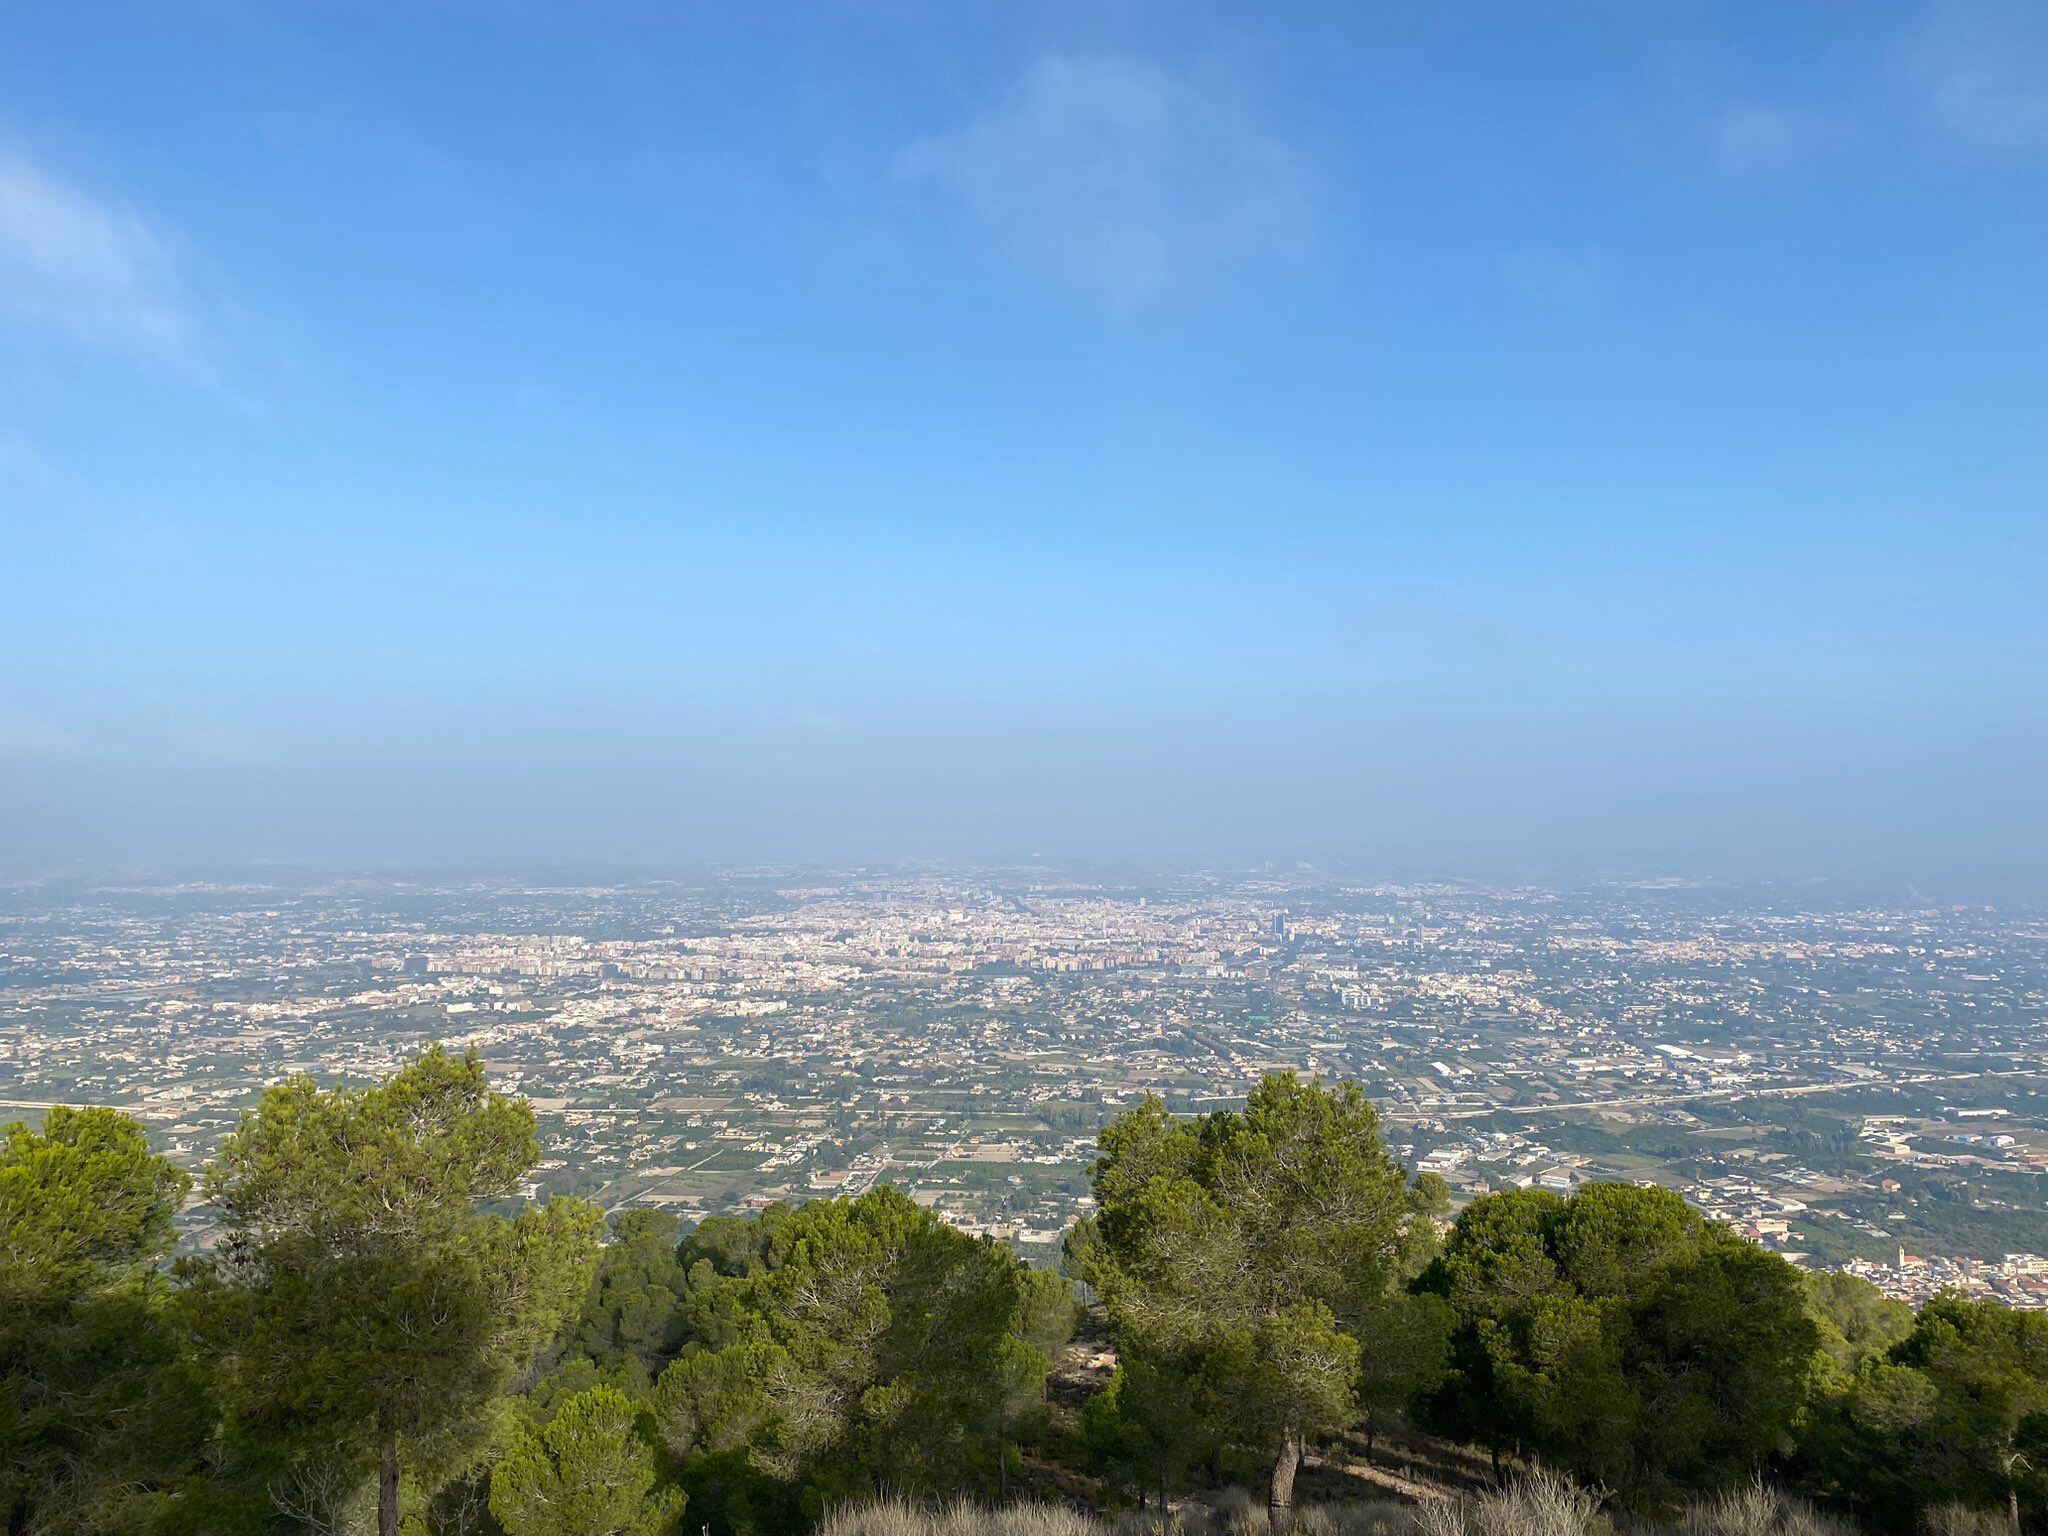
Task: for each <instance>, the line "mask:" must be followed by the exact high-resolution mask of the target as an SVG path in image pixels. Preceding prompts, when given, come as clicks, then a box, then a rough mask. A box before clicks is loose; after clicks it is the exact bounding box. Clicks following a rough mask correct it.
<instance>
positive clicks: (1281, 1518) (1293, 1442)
mask: <svg viewBox="0 0 2048 1536" xmlns="http://www.w3.org/2000/svg"><path fill="white" fill-rule="evenodd" d="M1300 1467H1301V1436H1299V1435H1297V1434H1293V1433H1289V1434H1288V1436H1287V1438H1286V1439H1285V1440H1283V1441H1281V1443H1280V1454H1279V1455H1278V1456H1276V1457H1274V1458H1273V1482H1272V1486H1271V1487H1270V1488H1269V1489H1268V1490H1267V1492H1266V1523H1267V1524H1268V1525H1269V1526H1271V1527H1272V1532H1273V1536H1289V1532H1291V1531H1292V1530H1293V1529H1294V1474H1295V1472H1296V1471H1298V1470H1299V1469H1300Z"/></svg>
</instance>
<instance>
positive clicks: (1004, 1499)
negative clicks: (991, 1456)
mask: <svg viewBox="0 0 2048 1536" xmlns="http://www.w3.org/2000/svg"><path fill="white" fill-rule="evenodd" d="M996 1500H997V1502H998V1503H1002V1504H1007V1503H1009V1502H1010V1442H1009V1441H1008V1440H1004V1439H998V1440H997V1441H996Z"/></svg>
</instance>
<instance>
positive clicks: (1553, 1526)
mask: <svg viewBox="0 0 2048 1536" xmlns="http://www.w3.org/2000/svg"><path fill="white" fill-rule="evenodd" d="M1410 1518H1411V1519H1412V1520H1413V1522H1414V1526H1413V1529H1414V1531H1415V1532H1416V1536H1610V1533H1611V1531H1612V1529H1613V1528H1612V1527H1611V1526H1610V1525H1609V1524H1608V1522H1607V1517H1606V1516H1605V1515H1603V1514H1601V1513H1600V1501H1599V1499H1597V1498H1595V1497H1594V1496H1593V1495H1592V1494H1590V1493H1588V1492H1587V1491H1586V1490H1585V1489H1583V1488H1580V1487H1579V1486H1577V1485H1576V1484H1574V1483H1573V1482H1572V1481H1571V1480H1570V1479H1569V1478H1563V1477H1558V1476H1555V1475H1554V1474H1552V1473H1549V1472H1531V1473H1529V1474H1527V1475H1526V1476H1523V1477H1520V1478H1518V1479H1516V1480H1515V1481H1514V1482H1513V1483H1511V1484H1509V1485H1508V1486H1507V1487H1506V1488H1502V1489H1499V1490H1497V1491H1490V1492H1487V1493H1482V1494H1479V1495H1477V1496H1476V1497H1473V1498H1459V1499H1436V1500H1432V1501H1431V1502H1430V1503H1427V1504H1419V1505H1417V1506H1416V1507H1415V1509H1414V1510H1413V1511H1412V1512H1411V1516H1410Z"/></svg>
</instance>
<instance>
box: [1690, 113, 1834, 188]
mask: <svg viewBox="0 0 2048 1536" xmlns="http://www.w3.org/2000/svg"><path fill="white" fill-rule="evenodd" d="M1707 132H1708V140H1709V143H1710V146H1711V148H1712V150H1713V155H1714V160H1715V162H1716V163H1717V164H1718V165H1719V166H1720V167H1721V169H1722V170H1724V171H1728V172H1730V173H1732V174H1738V175H1740V174H1746V173H1750V172H1756V171H1777V170H1783V169H1784V168H1786V167H1787V166H1790V165H1795V164H1797V163H1798V162H1800V161H1802V160H1808V159H1811V158H1812V157H1813V156H1815V155H1817V154H1821V153H1823V152H1824V151H1826V150H1827V149H1828V148H1829V147H1831V146H1832V145H1833V144H1834V143H1835V141H1836V140H1837V139H1839V138H1840V137H1841V129H1840V127H1839V126H1838V125H1837V124H1836V123H1834V122H1832V121H1830V120H1829V119H1828V118H1825V117H1822V116H1821V115H1820V114H1818V113H1815V112H1802V111H1797V110H1795V109H1792V108H1789V107H1772V106H1765V105H1763V104H1762V103H1759V102H1752V101H1744V102H1736V103H1735V104H1733V105H1732V106H1729V107H1726V108H1724V109H1723V110H1722V111H1720V112H1718V113H1716V114H1715V116H1714V117H1713V119H1712V121H1711V122H1710V123H1709V124H1708V128H1707Z"/></svg>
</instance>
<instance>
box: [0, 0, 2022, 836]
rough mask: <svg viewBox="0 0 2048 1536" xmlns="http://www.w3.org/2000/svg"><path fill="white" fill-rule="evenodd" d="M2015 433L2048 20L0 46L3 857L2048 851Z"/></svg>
mask: <svg viewBox="0 0 2048 1536" xmlns="http://www.w3.org/2000/svg"><path fill="white" fill-rule="evenodd" d="M2044 427H2048V12H2044V10H2043V9H2042V8H2041V7H2039V6H2036V5H2029V4H2025V3H2010V4H2009V3H2003V0H1917V3H1913V4H1883V3H1870V0H1859V3H1854V4H1846V3H1845V4H1814V5H1807V6H1769V7H1759V6H1754V5H1729V6H1711V5H1702V6H1691V7H1674V6H1661V5H1659V6H1644V5H1637V4H1622V3H1610V4H1585V5H1576V6H1561V7H1530V6H1527V5H1523V4H1509V3H1502V4H1497V5H1487V4H1473V5H1459V6H1444V7H1365V6H1359V5H1356V4H1338V5H1331V6H1327V7H1319V6H1314V5H1308V4H1303V5H1294V6H1284V7H1268V8H1258V9H1256V10H1255V9H1250V8H1246V7H1242V6H1234V5H1204V4H1198V3H1197V4H1191V3H1175V4H1161V5H1119V4H1113V3H1112V4H1103V3H1091V4H1085V5H1084V4H1075V5H1056V6H1044V7H1032V6H1024V5H1018V6H963V5H958V4H942V3H934V4H930V5H923V4H908V3H895V0H871V3H863V4H852V5H843V6H822V5H821V6H724V5H719V6H713V5H683V4H644V5H642V4H606V3H598V4H592V5H581V6H574V7H568V6H560V5H554V4H538V3H536V4H516V3H502V4H481V3H479V4H473V5H472V4H441V3H432V0H426V3H421V0H412V3H404V4H398V3H393V4H371V3H326V4H319V3H309V4H292V5H284V4H275V5H253V4H231V3H214V4H181V3H176V0H170V3H165V0H152V3H149V4H133V5H120V4H111V5H91V6H44V7H14V8H10V9H9V10H8V12H7V13H6V14H5V16H4V17H0V538H4V551H5V553H4V556H0V558H4V562H5V563H4V567H0V582H4V586H0V658H4V665H0V795H4V796H5V797H6V801H5V804H0V868H5V867H9V866H12V867H17V868H21V869H31V868H40V867H52V866H54V867H64V866H67V865H68V864H70V863H74V862H79V861H85V862H91V861H101V862H105V861H121V860H129V861H147V860H152V859H189V858H199V857H219V858H223V859H240V858H282V859H312V860H366V861H406V860H430V859H431V860H442V859H449V860H490V861H499V862H518V861H527V860H530V861H550V860H561V859H582V858H592V859H639V860H646V861H650V862H660V861H672V860H673V861H689V860H695V859H700V858H702V859H727V858H743V857H818V858H838V857H847V856H863V857H896V856H924V855H938V854H958V855H973V854H987V855H994V856H1003V855H1009V854H1013V853H1019V852H1029V851H1044V852H1048V853H1053V854H1060V855H1072V854H1084V853H1090V852H1105V853H1115V854H1118V855H1129V856H1148V857H1175V858H1212V857H1213V858H1241V857H1263V856H1276V857H1289V858H1294V857H1337V856H1344V857H1358V858H1362V859H1366V860H1372V859H1387V860H1402V861H1412V862H1417V863H1420V864H1424V865H1435V866H1440V867H1443V868H1445V869H1462V868H1468V867H1470V868H1478V867H1480V866H1481V865H1487V866H1493V867H1505V866H1509V865H1516V864H1519V863H1527V864H1530V865H1544V866H1549V865H1585V866H1597V865H1604V864H1607V863H1614V862H1619V863H1631V864H1648V865H1657V866H1659V867H1684V868H1702V869H1721V868H1725V869H1728V870H1731V871H1773V872H1797V871H1813V872H1828V871H1834V870H1849V869H1863V868H1872V869H1877V868H1881V869H1884V870H1886V871H1891V872H1897V873H1901V874H1905V875H1909V876H1912V875H1926V876H1929V877H1933V876H1948V875H1967V874H1971V873H1973V872H1974V873H2011V872H2014V871H2020V872H2024V871H2025V870H2027V869H2030V868H2035V869H2037V868H2038V867H2039V865H2040V863H2041V861H2042V860H2043V858H2044V857H2048V809H2044V802H2048V796H2044V794H2043V789H2042V786H2043V783H2044V782H2048V725H2044V709H2048V601H2044V598H2043V591H2044V578H2048V429H2044ZM7 805H11V807H12V809H11V811H10V810H7V809H6V806H7Z"/></svg>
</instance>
